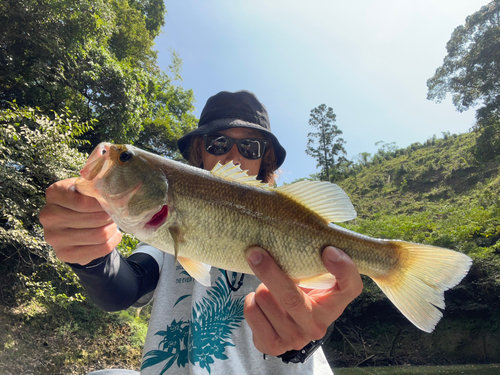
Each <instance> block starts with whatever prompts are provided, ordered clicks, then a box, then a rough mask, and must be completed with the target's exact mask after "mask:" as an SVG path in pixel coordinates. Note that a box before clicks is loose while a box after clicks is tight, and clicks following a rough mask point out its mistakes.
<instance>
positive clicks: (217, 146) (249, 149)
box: [203, 134, 269, 160]
mask: <svg viewBox="0 0 500 375" xmlns="http://www.w3.org/2000/svg"><path fill="white" fill-rule="evenodd" d="M203 139H204V140H205V150H207V152H208V153H209V154H211V155H216V156H217V155H224V154H227V153H228V152H229V151H230V150H231V148H232V147H233V145H234V144H235V143H236V144H237V145H238V151H239V152H240V154H241V156H243V157H244V158H245V159H250V160H256V159H260V158H261V157H262V156H264V152H265V151H266V147H267V145H268V144H269V142H268V141H266V140H265V139H257V138H244V139H234V138H231V137H228V136H227V135H223V134H204V135H203Z"/></svg>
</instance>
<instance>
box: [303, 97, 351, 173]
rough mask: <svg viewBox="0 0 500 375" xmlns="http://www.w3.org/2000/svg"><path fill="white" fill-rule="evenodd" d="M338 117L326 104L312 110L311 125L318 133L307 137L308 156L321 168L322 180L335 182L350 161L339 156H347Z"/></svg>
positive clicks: (311, 133)
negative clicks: (340, 136) (337, 120)
mask: <svg viewBox="0 0 500 375" xmlns="http://www.w3.org/2000/svg"><path fill="white" fill-rule="evenodd" d="M336 117H337V116H336V115H335V113H334V112H333V109H332V108H331V107H328V108H327V106H326V105H325V104H321V105H320V106H318V107H316V108H314V109H313V110H311V114H310V118H309V125H310V126H312V127H313V128H315V129H316V130H317V131H316V132H310V133H309V134H308V135H307V138H308V141H307V149H306V154H307V155H310V156H312V157H313V158H315V159H316V161H317V163H318V164H317V167H321V172H320V179H321V180H326V181H333V180H335V179H336V178H337V177H339V175H341V174H342V171H344V169H345V168H344V167H345V165H346V163H348V160H347V159H346V158H345V157H344V156H341V155H340V156H339V154H343V155H345V154H346V151H345V148H344V143H345V141H344V140H343V139H342V138H339V135H340V134H342V130H340V129H339V128H338V127H337V125H336V124H335V122H336Z"/></svg>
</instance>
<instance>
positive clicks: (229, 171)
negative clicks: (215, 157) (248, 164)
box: [210, 161, 263, 187]
mask: <svg viewBox="0 0 500 375" xmlns="http://www.w3.org/2000/svg"><path fill="white" fill-rule="evenodd" d="M247 172H248V171H244V170H243V169H241V168H240V166H239V165H234V164H233V162H232V161H230V162H228V163H226V164H224V165H222V164H221V163H220V162H217V165H216V166H215V167H213V169H212V170H211V171H210V173H212V175H214V176H217V177H220V178H223V179H225V180H230V181H236V182H240V183H242V184H245V185H252V186H259V187H263V184H262V181H260V180H257V178H256V177H255V176H249V175H248V174H247Z"/></svg>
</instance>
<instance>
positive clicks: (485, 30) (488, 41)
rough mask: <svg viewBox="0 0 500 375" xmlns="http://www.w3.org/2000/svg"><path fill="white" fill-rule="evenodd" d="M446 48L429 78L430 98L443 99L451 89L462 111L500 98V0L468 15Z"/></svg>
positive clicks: (455, 102) (457, 105)
mask: <svg viewBox="0 0 500 375" xmlns="http://www.w3.org/2000/svg"><path fill="white" fill-rule="evenodd" d="M446 49H447V51H448V54H447V55H446V57H445V58H444V61H443V65H442V66H441V67H439V68H438V69H437V70H436V73H435V74H434V76H433V77H432V78H430V79H429V80H428V81H427V86H428V88H429V93H428V99H435V100H438V101H441V100H443V99H444V97H445V96H446V93H447V92H451V93H453V103H454V104H455V106H456V107H457V109H458V110H459V111H463V110H466V109H469V108H470V107H472V106H474V105H476V104H477V103H478V102H479V101H482V102H483V105H489V104H492V103H495V102H497V101H498V100H499V99H500V98H499V94H500V87H499V86H498V82H499V78H500V76H499V74H500V73H499V69H498V67H499V64H500V1H498V0H494V1H492V2H491V3H489V4H488V5H485V6H483V7H482V8H481V9H480V10H479V11H477V12H476V13H474V14H472V15H470V16H468V17H467V19H466V23H465V25H461V26H458V27H457V28H455V30H454V31H453V33H452V35H451V38H450V40H449V41H448V43H447V45H446ZM497 104H498V103H497ZM495 107H496V106H495Z"/></svg>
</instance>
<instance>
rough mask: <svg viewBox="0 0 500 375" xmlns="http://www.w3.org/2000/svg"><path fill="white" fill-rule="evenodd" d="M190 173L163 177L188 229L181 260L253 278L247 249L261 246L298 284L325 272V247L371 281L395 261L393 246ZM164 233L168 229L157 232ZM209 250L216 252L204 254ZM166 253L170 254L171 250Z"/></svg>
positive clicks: (250, 189)
mask: <svg viewBox="0 0 500 375" xmlns="http://www.w3.org/2000/svg"><path fill="white" fill-rule="evenodd" d="M191 172H192V174H191V175H190V176H189V178H186V176H185V175H183V173H182V172H181V173H178V172H177V173H176V171H172V170H171V171H165V173H169V174H168V175H169V176H171V181H173V183H172V184H170V185H169V188H170V189H171V191H172V200H173V201H174V202H175V210H176V211H177V214H178V215H179V217H180V220H181V221H182V225H183V226H184V227H185V228H186V231H185V234H184V237H185V239H184V242H182V243H181V244H180V248H179V256H185V257H188V258H191V259H194V260H197V261H200V262H206V263H209V264H211V265H213V266H216V267H219V268H223V269H228V270H231V271H235V272H244V273H252V271H251V269H250V267H249V266H248V263H247V262H246V260H245V257H244V256H243V255H244V252H245V251H246V249H248V247H250V246H253V245H257V246H261V247H263V248H264V249H266V250H267V251H268V252H269V253H270V254H271V256H272V257H273V258H274V260H275V261H276V263H277V264H278V265H279V266H280V267H281V268H282V269H283V270H284V271H285V272H286V273H287V274H288V275H289V276H290V277H291V278H294V279H301V278H304V277H306V276H307V277H310V276H311V275H318V274H323V273H325V272H327V270H326V268H325V267H324V265H323V262H322V260H321V251H322V250H323V248H324V247H326V246H327V245H333V246H336V247H338V248H341V249H343V250H344V251H345V252H346V253H347V254H348V255H349V256H350V257H351V258H353V260H354V261H355V262H356V264H357V266H358V269H359V270H360V272H361V273H364V274H366V275H369V276H378V275H379V274H385V273H387V272H388V270H389V269H390V268H391V267H393V266H394V264H395V263H396V261H397V258H396V256H395V249H391V246H390V244H387V243H384V242H382V241H375V240H371V241H370V240H368V239H366V238H363V237H361V236H359V237H358V236H356V235H352V234H348V233H343V232H341V231H338V230H335V229H334V228H331V227H329V226H328V223H326V222H325V221H324V219H322V218H321V217H320V216H319V215H317V214H316V213H314V212H312V211H311V210H309V209H308V208H306V207H304V206H303V205H302V204H300V203H298V202H296V201H294V200H293V199H291V198H289V197H287V196H284V195H282V194H280V193H278V192H273V191H267V190H262V189H261V188H258V187H254V186H247V185H243V184H235V183H234V182H230V181H225V180H222V181H221V180H220V179H219V178H214V177H207V176H206V175H205V173H196V172H197V171H196V170H195V171H191ZM235 185H236V186H235ZM165 231H166V232H168V228H166V226H163V227H161V228H159V229H158V232H165ZM168 236H170V234H169V233H167V234H164V235H163V236H162V238H163V239H162V240H160V241H159V242H158V243H157V242H154V245H155V246H159V247H160V248H165V246H164V244H162V243H161V242H163V241H165V240H164V238H165V237H168ZM207 244H208V247H211V245H214V246H215V247H216V248H217V249H218V251H206V248H207ZM166 247H167V248H169V249H165V250H167V251H168V250H170V251H171V249H172V248H171V246H166ZM377 247H385V248H386V249H383V250H377Z"/></svg>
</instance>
